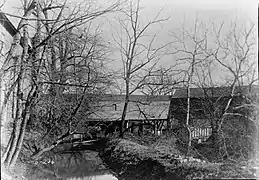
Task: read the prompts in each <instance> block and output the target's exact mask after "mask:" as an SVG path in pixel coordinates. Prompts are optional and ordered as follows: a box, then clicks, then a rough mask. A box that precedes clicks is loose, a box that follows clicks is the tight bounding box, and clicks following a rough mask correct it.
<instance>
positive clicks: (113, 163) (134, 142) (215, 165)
mask: <svg viewBox="0 0 259 180" xmlns="http://www.w3.org/2000/svg"><path fill="white" fill-rule="evenodd" d="M181 149H182V148H181V145H180V144H179V143H177V140H176V138H175V136H174V135H173V134H172V133H167V134H165V135H162V136H160V137H154V136H143V137H136V136H132V135H130V134H127V135H126V137H125V138H124V139H110V140H108V141H107V142H106V145H105V146H104V148H103V149H102V151H101V153H100V156H101V158H102V159H103V160H104V162H105V163H106V164H107V165H108V166H109V167H110V168H111V169H112V170H113V171H115V172H116V174H117V175H118V179H219V178H220V179H221V178H228V179H229V178H231V179H236V178H252V179H253V178H255V175H253V173H254V169H252V168H250V169H249V166H247V164H244V163H243V164H242V163H238V164H237V163H233V162H228V161H224V162H215V161H214V162H209V161H208V160H207V158H206V157H204V156H203V155H202V154H199V153H198V151H197V150H196V151H195V150H194V149H193V150H192V152H191V155H189V156H185V155H184V154H183V152H182V151H181ZM244 166H246V167H244Z"/></svg>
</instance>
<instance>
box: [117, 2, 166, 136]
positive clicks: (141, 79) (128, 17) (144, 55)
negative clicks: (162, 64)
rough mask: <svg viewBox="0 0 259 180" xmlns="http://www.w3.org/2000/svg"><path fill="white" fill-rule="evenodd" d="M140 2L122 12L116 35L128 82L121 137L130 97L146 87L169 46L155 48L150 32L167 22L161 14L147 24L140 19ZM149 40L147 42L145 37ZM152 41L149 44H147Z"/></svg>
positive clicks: (132, 4)
mask: <svg viewBox="0 0 259 180" xmlns="http://www.w3.org/2000/svg"><path fill="white" fill-rule="evenodd" d="M140 10H141V7H140V1H139V0H138V1H137V2H136V4H134V2H133V1H130V2H129V9H128V10H123V11H122V13H121V14H120V16H121V17H120V18H118V24H119V26H120V31H119V32H118V31H117V32H116V35H114V37H113V39H114V41H115V43H116V45H117V47H118V49H119V51H120V57H121V60H122V63H123V80H124V83H125V103H124V107H123V112H122V116H121V128H120V136H123V132H124V126H125V125H124V122H125V118H126V114H127V108H128V104H129V96H130V95H131V94H133V93H134V92H136V91H137V90H139V89H141V87H143V86H144V84H145V82H146V81H145V79H146V78H147V77H148V76H149V75H151V74H150V73H151V72H152V71H153V70H154V68H155V66H156V64H157V61H158V60H159V59H160V58H161V56H162V55H163V54H164V53H163V50H164V48H165V47H166V45H162V46H160V47H158V48H155V47H154V41H155V39H156V35H153V36H151V37H150V36H148V35H147V31H148V29H150V28H151V27H152V26H153V25H155V24H159V23H162V22H164V21H166V20H167V19H161V18H159V13H158V14H157V15H156V16H155V18H154V19H153V20H151V21H149V22H148V23H146V24H143V25H142V23H141V20H140ZM147 37H149V38H150V39H149V40H147V39H146V38H147ZM147 41H149V42H147Z"/></svg>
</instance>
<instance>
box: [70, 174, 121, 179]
mask: <svg viewBox="0 0 259 180" xmlns="http://www.w3.org/2000/svg"><path fill="white" fill-rule="evenodd" d="M68 180H117V178H116V177H114V176H113V175H111V174H104V175H96V176H88V177H87V176H86V177H83V178H68Z"/></svg>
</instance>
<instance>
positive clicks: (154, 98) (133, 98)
mask: <svg viewBox="0 0 259 180" xmlns="http://www.w3.org/2000/svg"><path fill="white" fill-rule="evenodd" d="M99 98H100V101H124V100H125V95H118V94H103V95H100V96H99ZM129 100H130V101H131V102H142V101H170V96H169V95H168V96H163V95H158V96H148V95H130V96H129Z"/></svg>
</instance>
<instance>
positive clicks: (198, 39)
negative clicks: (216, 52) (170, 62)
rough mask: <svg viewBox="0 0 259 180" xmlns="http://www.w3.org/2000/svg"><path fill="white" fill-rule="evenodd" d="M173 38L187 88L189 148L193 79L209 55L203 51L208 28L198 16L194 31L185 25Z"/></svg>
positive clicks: (174, 48)
mask: <svg viewBox="0 0 259 180" xmlns="http://www.w3.org/2000/svg"><path fill="white" fill-rule="evenodd" d="M172 38H173V42H174V43H173V46H174V47H173V51H172V55H173V56H174V57H175V58H176V61H177V62H178V64H180V65H181V66H182V67H180V70H179V72H180V73H181V74H183V79H182V81H181V82H183V84H184V86H185V87H186V89H187V92H186V94H187V107H186V120H185V127H186V129H187V131H188V150H187V154H188V153H189V150H190V147H191V129H190V111H191V110H190V108H191V105H190V104H191V91H190V88H191V87H193V81H194V80H195V79H194V77H195V74H194V73H195V70H196V66H197V65H198V64H200V63H201V62H203V61H206V60H207V59H208V57H209V56H207V55H206V54H205V53H204V52H203V51H204V49H207V41H208V38H207V30H206V27H205V26H204V24H203V23H201V22H199V21H198V18H197V17H196V20H195V23H194V28H193V30H192V31H190V30H187V29H185V27H184V25H183V27H182V28H181V29H180V30H179V32H178V33H176V32H172Z"/></svg>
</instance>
